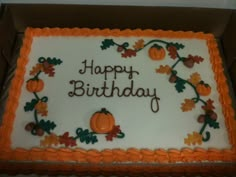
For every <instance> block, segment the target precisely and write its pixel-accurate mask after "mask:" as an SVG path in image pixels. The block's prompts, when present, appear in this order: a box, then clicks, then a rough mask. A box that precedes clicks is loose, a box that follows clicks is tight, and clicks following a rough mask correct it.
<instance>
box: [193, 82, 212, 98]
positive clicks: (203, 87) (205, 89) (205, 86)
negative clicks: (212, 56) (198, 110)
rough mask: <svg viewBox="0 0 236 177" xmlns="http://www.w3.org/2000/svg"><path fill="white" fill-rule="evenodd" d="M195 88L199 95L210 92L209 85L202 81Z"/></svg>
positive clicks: (205, 94) (206, 94)
mask: <svg viewBox="0 0 236 177" xmlns="http://www.w3.org/2000/svg"><path fill="white" fill-rule="evenodd" d="M196 90H197V92H198V94H199V95H201V96H208V95H210V93H211V87H210V86H209V85H208V84H205V83H203V82H200V83H199V84H197V86H196Z"/></svg>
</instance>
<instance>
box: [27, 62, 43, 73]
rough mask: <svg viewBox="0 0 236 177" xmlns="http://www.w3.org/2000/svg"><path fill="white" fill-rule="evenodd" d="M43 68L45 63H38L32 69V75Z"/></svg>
mask: <svg viewBox="0 0 236 177" xmlns="http://www.w3.org/2000/svg"><path fill="white" fill-rule="evenodd" d="M42 70H43V65H42V64H41V63H38V64H36V65H35V66H34V67H33V68H32V69H31V71H30V75H31V76H34V75H36V74H37V73H38V72H39V71H42Z"/></svg>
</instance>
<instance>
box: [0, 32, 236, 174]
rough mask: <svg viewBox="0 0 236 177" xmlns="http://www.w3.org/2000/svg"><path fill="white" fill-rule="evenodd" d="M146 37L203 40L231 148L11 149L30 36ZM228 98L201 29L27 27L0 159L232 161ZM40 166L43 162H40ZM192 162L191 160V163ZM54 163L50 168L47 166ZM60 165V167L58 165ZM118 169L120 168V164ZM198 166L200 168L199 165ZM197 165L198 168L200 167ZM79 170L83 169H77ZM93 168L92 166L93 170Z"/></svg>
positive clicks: (213, 49)
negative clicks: (206, 47)
mask: <svg viewBox="0 0 236 177" xmlns="http://www.w3.org/2000/svg"><path fill="white" fill-rule="evenodd" d="M99 35H101V36H104V37H105V36H127V37H128V36H135V37H139V36H140V37H142V36H150V37H156V38H163V37H166V38H186V39H187V38H188V39H203V40H206V41H207V46H208V50H209V54H210V61H211V64H212V69H213V71H214V74H215V76H214V77H215V80H216V83H217V90H218V92H219V95H220V98H219V99H220V103H221V105H222V107H223V114H224V116H225V123H226V127H227V130H228V138H229V142H230V144H231V145H232V148H231V149H214V148H209V149H203V148H195V149H191V148H183V149H181V150H177V149H168V150H165V149H156V150H149V149H135V148H129V149H127V150H124V149H104V150H102V151H98V150H95V149H91V150H84V149H80V148H77V149H67V148H60V149H53V148H45V149H43V148H32V149H30V150H26V149H23V148H16V149H11V132H12V129H13V123H14V119H15V111H16V109H17V106H18V99H19V97H20V94H21V89H22V88H21V87H22V84H23V82H24V75H25V71H26V64H27V63H28V61H29V58H28V56H29V53H30V51H31V44H32V41H33V38H34V37H38V36H99ZM231 103H232V100H231V98H230V95H229V88H228V84H227V80H226V77H225V75H224V69H223V66H222V60H221V57H220V53H219V51H218V47H217V43H216V40H215V38H214V36H213V35H212V34H204V33H202V32H198V33H194V32H191V31H190V32H183V31H178V32H174V31H162V30H156V31H154V30H141V29H136V30H130V29H126V30H122V31H121V30H119V29H114V30H110V29H103V30H100V29H87V28H82V29H79V28H72V29H69V28H42V29H39V28H27V30H26V32H25V37H24V40H23V47H22V48H21V51H20V56H19V58H18V62H17V69H16V71H15V76H14V78H13V80H12V84H11V87H10V91H9V97H8V101H7V104H6V108H5V114H4V116H3V122H2V126H1V127H0V135H4V136H3V137H2V138H0V147H1V151H0V160H4V161H15V162H22V161H31V162H37V161H48V162H71V161H74V162H78V163H89V164H101V163H110V164H111V163H113V162H143V163H155V164H157V163H160V164H169V163H175V162H184V163H189V162H199V163H201V162H203V161H209V162H214V161H221V162H231V163H232V162H236V146H235V145H236V120H235V119H234V116H235V112H234V109H233V107H232V105H231ZM40 164H42V165H43V163H40ZM193 164H194V163H191V165H193ZM53 168H56V169H58V168H57V167H56V166H54V167H51V169H53ZM60 168H61V167H60ZM121 168H122V167H121ZM176 168H177V167H176ZM200 168H201V167H200ZM200 168H198V170H199V169H200ZM81 169H83V168H81ZM96 169H97V168H95V171H96Z"/></svg>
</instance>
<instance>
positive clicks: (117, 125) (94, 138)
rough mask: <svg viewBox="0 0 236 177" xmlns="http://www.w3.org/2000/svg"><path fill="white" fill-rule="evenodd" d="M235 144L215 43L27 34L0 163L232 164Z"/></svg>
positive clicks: (137, 35) (130, 34)
mask: <svg viewBox="0 0 236 177" xmlns="http://www.w3.org/2000/svg"><path fill="white" fill-rule="evenodd" d="M235 143H236V121H235V118H234V109H233V106H232V100H231V97H230V91H229V88H228V84H227V79H226V77H225V75H224V69H223V66H222V60H221V58H220V54H219V51H218V47H217V43H216V40H215V38H214V36H213V35H211V34H204V33H201V32H199V33H194V32H182V31H179V32H174V31H162V30H157V31H154V30H139V29H136V30H128V29H127V30H118V29H115V30H109V29H104V30H100V29H85V28H84V29H78V28H74V29H59V28H51V29H50V28H43V29H38V28H35V29H34V28H28V29H27V30H26V32H25V36H24V40H23V45H22V48H21V51H20V54H19V58H18V62H17V69H16V71H15V76H14V78H13V80H12V84H11V87H10V90H9V96H8V100H7V104H6V106H5V113H4V116H3V122H2V125H1V128H0V146H1V151H0V160H1V161H4V162H9V161H11V162H30V164H37V165H40V164H41V165H42V164H45V163H47V162H51V165H53V164H54V163H57V162H64V163H68V164H69V163H71V162H73V163H74V164H89V165H91V164H96V165H101V164H112V165H114V166H116V165H118V164H119V165H121V166H120V168H122V165H125V164H129V165H131V166H132V164H186V163H187V164H195V163H211V164H214V163H221V162H224V163H226V162H227V163H228V162H229V163H230V162H236V147H235ZM30 168H33V167H32V166H31V167H30ZM45 168H48V170H49V171H50V168H49V167H48V166H47V167H45ZM52 168H53V169H56V168H55V167H52ZM60 168H61V167H60ZM73 168H74V167H73ZM153 168H154V167H153ZM66 169H69V168H65V169H64V170H66ZM80 169H83V168H80ZM77 170H78V169H77ZM100 170H101V169H100Z"/></svg>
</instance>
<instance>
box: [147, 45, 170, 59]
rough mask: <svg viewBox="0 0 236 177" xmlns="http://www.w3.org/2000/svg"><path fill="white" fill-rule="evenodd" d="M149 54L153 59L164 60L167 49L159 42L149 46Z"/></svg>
mask: <svg viewBox="0 0 236 177" xmlns="http://www.w3.org/2000/svg"><path fill="white" fill-rule="evenodd" d="M148 54H149V57H150V58H151V59H152V60H163V59H164V58H165V56H166V52H165V49H164V48H163V47H162V46H159V45H157V44H154V45H153V46H152V47H150V48H149V50H148Z"/></svg>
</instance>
